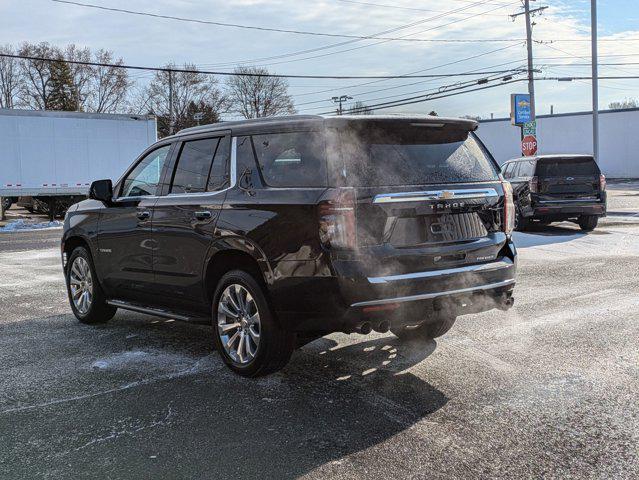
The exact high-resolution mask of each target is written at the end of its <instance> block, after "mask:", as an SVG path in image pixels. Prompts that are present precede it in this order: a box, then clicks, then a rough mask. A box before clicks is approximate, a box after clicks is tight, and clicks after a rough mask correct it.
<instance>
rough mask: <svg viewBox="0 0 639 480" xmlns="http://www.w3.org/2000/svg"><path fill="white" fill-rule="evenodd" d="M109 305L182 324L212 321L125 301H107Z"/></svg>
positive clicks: (208, 322)
mask: <svg viewBox="0 0 639 480" xmlns="http://www.w3.org/2000/svg"><path fill="white" fill-rule="evenodd" d="M106 303H107V305H111V306H112V307H116V308H121V309H123V310H130V311H132V312H138V313H145V314H147V315H154V316H156V317H162V318H170V319H173V320H180V321H182V322H193V323H204V324H210V323H211V319H210V318H207V317H200V316H194V315H189V314H184V313H177V312H171V311H169V310H163V309H161V308H151V307H145V306H142V305H137V304H135V303H129V302H125V301H123V300H107V302H106Z"/></svg>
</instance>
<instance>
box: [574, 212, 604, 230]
mask: <svg viewBox="0 0 639 480" xmlns="http://www.w3.org/2000/svg"><path fill="white" fill-rule="evenodd" d="M577 223H578V224H579V227H580V228H581V229H582V230H583V231H585V232H591V231H593V230H594V229H595V228H597V224H598V223H599V217H598V216H597V215H582V216H581V217H579V219H578V221H577Z"/></svg>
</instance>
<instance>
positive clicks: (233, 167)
mask: <svg viewBox="0 0 639 480" xmlns="http://www.w3.org/2000/svg"><path fill="white" fill-rule="evenodd" d="M236 162H237V137H231V174H230V180H231V184H230V185H229V186H228V187H227V188H225V189H223V190H216V191H214V192H197V193H169V194H167V195H140V196H136V197H117V198H116V199H115V200H114V201H115V202H119V201H122V202H126V201H132V200H139V199H148V200H153V199H157V198H167V197H170V198H181V197H184V198H193V197H204V196H206V197H209V196H211V195H218V194H220V193H224V192H226V191H228V190H230V189H232V188H233V187H235V185H236V184H237V163H236Z"/></svg>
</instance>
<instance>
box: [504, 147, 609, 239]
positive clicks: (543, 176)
mask: <svg viewBox="0 0 639 480" xmlns="http://www.w3.org/2000/svg"><path fill="white" fill-rule="evenodd" d="M502 172H503V175H504V178H505V179H506V180H508V181H509V182H510V183H511V184H512V187H513V195H514V200H515V209H516V219H515V228H516V229H517V230H521V231H524V230H526V229H527V228H528V227H529V226H530V225H531V223H537V224H540V225H548V224H550V223H551V222H561V221H565V220H570V221H573V222H576V223H577V224H578V225H579V226H580V227H581V229H582V230H585V231H590V230H594V229H595V227H596V226H597V222H598V221H599V217H603V216H605V215H606V177H604V175H602V174H601V171H600V170H599V166H598V165H597V163H596V162H595V160H594V158H593V157H592V155H567V154H563V155H540V156H536V157H522V158H517V159H514V160H509V161H508V162H506V163H504V164H503V165H502Z"/></svg>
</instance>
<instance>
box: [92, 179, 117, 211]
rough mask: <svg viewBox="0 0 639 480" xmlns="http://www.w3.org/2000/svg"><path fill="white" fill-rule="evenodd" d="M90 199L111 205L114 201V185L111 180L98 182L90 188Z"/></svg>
mask: <svg viewBox="0 0 639 480" xmlns="http://www.w3.org/2000/svg"><path fill="white" fill-rule="evenodd" d="M89 198H92V199H93V200H99V201H101V202H104V203H105V204H107V205H109V204H110V203H111V201H112V200H113V183H112V182H111V180H110V179H106V180H96V181H95V182H93V183H92V184H91V188H89Z"/></svg>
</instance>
